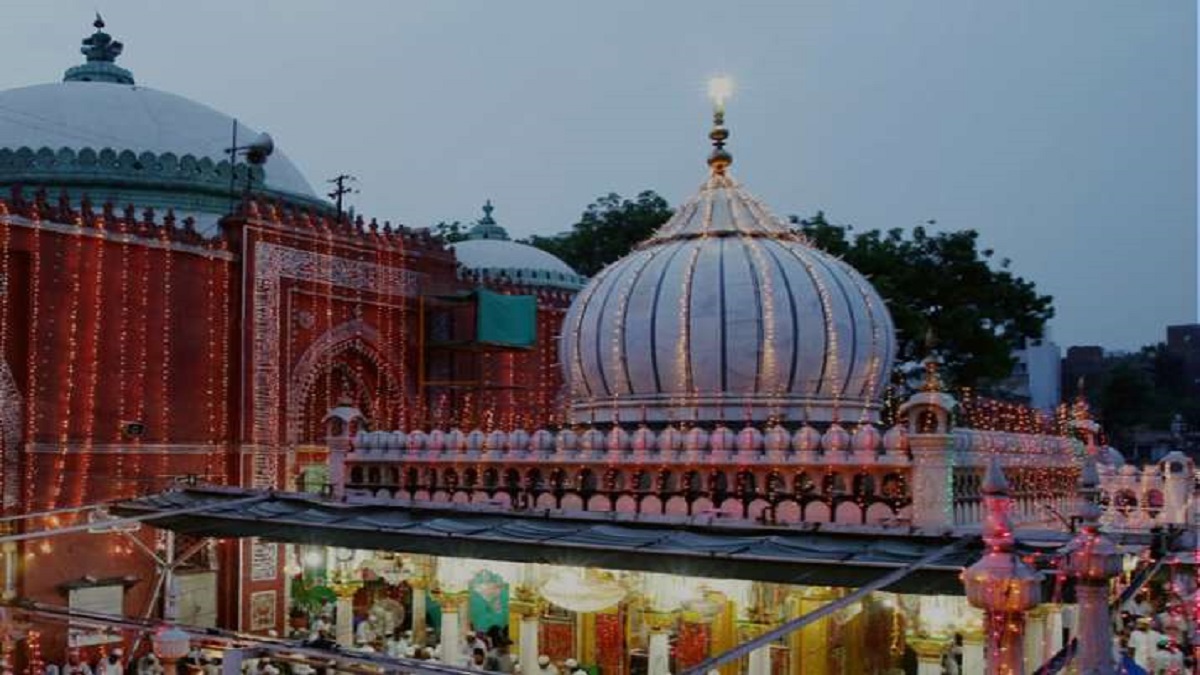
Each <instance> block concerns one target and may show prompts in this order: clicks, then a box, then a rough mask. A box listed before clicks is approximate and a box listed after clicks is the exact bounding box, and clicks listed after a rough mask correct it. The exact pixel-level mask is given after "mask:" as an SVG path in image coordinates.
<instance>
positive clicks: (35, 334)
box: [6, 209, 42, 510]
mask: <svg viewBox="0 0 1200 675" xmlns="http://www.w3.org/2000/svg"><path fill="white" fill-rule="evenodd" d="M31 221H32V225H33V228H32V234H31V236H30V240H31V244H30V256H29V257H30V265H29V267H30V268H29V299H30V301H29V303H30V307H29V338H28V344H29V355H28V357H27V360H26V368H27V369H28V372H29V395H28V396H27V398H26V404H27V405H26V407H27V408H28V417H29V421H28V423H27V424H26V429H28V430H29V431H28V433H29V439H30V441H33V442H36V440H37V437H38V431H39V429H38V422H39V420H38V401H39V397H40V395H41V391H40V388H41V387H40V385H41V380H40V379H39V368H38V366H39V365H40V358H39V357H40V351H39V349H38V348H37V345H39V344H40V342H39V338H40V335H39V333H40V331H41V326H40V325H39V322H40V320H41V296H42V292H41V288H42V283H41V282H42V221H41V215H40V214H39V213H38V212H37V210H36V209H35V210H34V212H33V214H32V217H31ZM6 227H7V225H6ZM36 459H37V458H35V457H31V458H30V460H31V461H29V462H28V463H27V464H26V471H25V499H24V503H25V508H26V509H27V510H34V508H35V502H34V499H35V492H34V486H36V485H37V484H38V475H37V466H38V462H37V461H36Z"/></svg>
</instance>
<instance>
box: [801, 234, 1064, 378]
mask: <svg viewBox="0 0 1200 675" xmlns="http://www.w3.org/2000/svg"><path fill="white" fill-rule="evenodd" d="M790 220H791V222H792V223H793V225H794V226H795V227H796V229H797V230H798V231H799V232H800V233H801V234H803V235H804V236H806V237H808V238H809V239H810V240H811V241H812V242H813V243H814V244H815V245H816V246H817V247H818V248H821V249H823V250H825V251H827V252H829V253H831V254H833V255H835V256H839V257H842V258H843V259H845V261H846V262H847V263H849V264H850V265H851V266H853V267H854V268H855V269H857V270H858V271H859V272H862V273H863V274H864V275H866V276H867V277H868V278H869V279H870V280H871V283H872V284H873V285H874V286H875V288H876V289H877V290H878V291H879V294H880V295H881V296H883V298H884V299H885V300H886V301H887V302H888V308H889V309H890V310H891V314H892V319H893V321H894V322H895V324H896V333H897V335H896V339H897V342H898V347H899V357H900V358H901V359H907V360H917V359H921V358H923V357H924V356H925V355H926V354H927V353H928V351H929V348H930V346H929V345H928V344H927V343H926V336H927V335H932V336H933V338H934V340H935V343H936V349H937V351H938V353H939V354H940V355H941V357H942V359H943V360H944V362H945V371H946V374H947V378H948V379H949V380H950V382H951V383H953V384H954V385H957V386H965V387H973V388H982V389H984V391H985V393H986V390H987V388H988V386H989V385H991V384H994V383H998V382H999V381H1000V380H1001V379H1003V378H1005V377H1006V376H1008V375H1009V374H1010V373H1011V371H1012V367H1013V358H1012V352H1013V350H1016V349H1020V348H1022V347H1023V346H1024V343H1025V340H1026V339H1038V338H1041V337H1042V332H1043V330H1044V329H1045V325H1046V321H1047V320H1049V319H1050V317H1052V316H1054V309H1053V306H1052V305H1051V298H1050V296H1048V295H1039V294H1038V293H1037V290H1036V289H1035V287H1034V284H1033V282H1031V281H1026V280H1025V279H1022V278H1021V277H1018V276H1016V275H1014V274H1013V273H1012V272H1010V271H1009V269H1008V268H1009V265H1010V261H1009V260H1008V259H1007V258H1005V259H1002V260H1000V261H999V262H998V264H997V265H995V266H994V267H993V265H992V264H990V263H991V262H992V258H993V256H994V251H992V250H991V249H983V250H980V249H979V248H978V246H977V244H978V240H979V233H978V232H976V231H974V230H960V231H956V232H938V233H934V234H930V233H929V232H928V231H926V229H925V228H924V227H916V228H913V230H912V234H911V236H906V234H905V232H904V230H901V229H898V228H897V229H892V230H888V231H887V232H880V231H879V230H870V231H867V232H861V233H858V234H855V235H853V236H851V234H850V233H851V231H852V230H853V228H852V227H850V226H843V225H833V224H831V223H829V222H828V221H827V220H826V219H825V215H824V214H823V213H820V212H818V213H817V214H816V215H815V216H813V217H812V218H808V219H800V218H798V217H796V216H792V217H791V218H790ZM929 224H930V225H932V224H934V222H933V221H930V223H929Z"/></svg>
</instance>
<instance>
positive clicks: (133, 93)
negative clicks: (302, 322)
mask: <svg viewBox="0 0 1200 675" xmlns="http://www.w3.org/2000/svg"><path fill="white" fill-rule="evenodd" d="M92 25H93V26H94V27H95V32H94V33H92V34H91V35H89V36H87V37H86V38H84V39H83V41H82V48H81V49H80V52H81V53H82V54H83V55H84V56H85V57H86V61H85V62H84V63H81V64H79V65H75V66H72V67H70V68H68V69H67V71H66V73H65V74H64V76H63V80H62V81H61V82H53V83H47V84H37V85H33V86H28V87H19V88H16V89H9V90H5V91H0V192H6V191H7V190H6V189H7V188H12V187H18V186H19V187H21V188H22V189H23V190H31V191H32V190H45V191H46V192H47V193H48V194H49V195H50V198H51V199H54V198H55V197H58V196H60V195H65V196H66V197H67V198H68V199H69V200H70V201H71V202H72V203H74V204H79V203H81V202H82V200H83V199H84V198H87V199H88V200H90V201H92V203H94V204H102V203H105V202H111V203H113V204H115V205H116V206H118V207H122V206H126V205H133V206H135V207H137V208H139V209H141V208H152V209H160V210H166V209H171V210H172V211H173V212H174V213H175V215H176V217H177V218H178V219H180V220H181V221H182V220H184V219H186V218H191V219H192V220H193V221H194V224H195V226H196V227H197V229H198V230H200V231H201V233H204V234H212V233H213V232H215V230H216V224H217V222H218V221H219V220H220V218H221V217H223V216H225V215H226V214H228V213H229V211H230V209H231V207H232V205H233V204H234V203H235V202H236V200H237V199H240V198H241V197H242V195H244V194H245V193H247V192H253V193H254V194H256V195H266V196H269V197H271V198H275V199H280V200H282V201H284V202H287V203H290V204H293V205H297V206H303V207H307V208H312V209H314V210H316V211H326V212H328V211H330V209H331V207H330V205H329V203H328V202H327V201H325V200H324V199H323V198H322V197H320V196H318V195H317V194H316V193H315V192H313V189H312V186H310V185H309V183H308V181H307V180H305V178H304V175H303V174H302V173H301V172H300V170H299V169H297V168H296V166H295V165H294V164H293V163H292V162H291V160H289V159H288V158H287V155H286V154H284V153H283V152H282V151H281V150H279V149H278V147H276V148H275V150H274V152H272V153H271V154H270V156H269V157H267V159H266V162H265V163H254V164H251V163H250V162H248V161H244V160H243V158H242V156H241V154H239V156H238V159H237V161H236V162H233V163H231V162H230V154H229V153H228V149H229V148H230V147H231V146H233V145H235V143H234V127H235V125H236V128H237V134H236V136H237V138H236V140H237V142H236V145H237V146H239V148H242V151H243V152H245V150H246V148H247V146H249V145H250V144H251V143H253V142H254V141H255V140H256V139H257V138H258V136H259V133H258V131H256V130H254V129H251V128H249V127H247V126H246V125H244V124H242V123H241V122H235V120H234V118H233V117H230V116H229V115H226V114H224V113H221V112H218V111H217V110H214V109H212V108H210V107H208V106H206V105H204V104H202V103H198V102H196V101H193V100H191V99H188V98H185V97H183V96H177V95H175V94H170V93H167V92H164V91H160V90H158V89H152V88H150V87H144V86H141V85H139V84H137V83H136V81H135V79H134V76H133V73H132V72H130V71H129V70H126V69H125V68H123V67H121V66H119V65H117V63H116V61H117V58H118V57H119V56H120V55H121V54H122V52H123V50H124V45H122V44H121V42H119V41H117V40H114V39H113V37H112V36H111V35H109V34H108V33H106V32H105V31H104V21H103V20H102V19H101V18H100V17H99V16H97V17H96V21H95V23H93V24H92Z"/></svg>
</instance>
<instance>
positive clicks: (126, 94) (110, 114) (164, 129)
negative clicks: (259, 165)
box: [0, 82, 316, 198]
mask: <svg viewBox="0 0 1200 675" xmlns="http://www.w3.org/2000/svg"><path fill="white" fill-rule="evenodd" d="M232 133H233V118H232V117H230V116H229V115H226V114H224V113H222V112H218V111H216V110H214V109H212V108H210V107H208V106H206V105H204V104H203V103H197V102H196V101H193V100H191V99H188V98H184V97H182V96H176V95H175V94H169V93H167V92H163V91H158V90H157V89H151V88H149V87H143V86H140V85H129V84H119V83H112V82H53V83H48V84H37V85H33V86H29V87H20V88H18V89H9V90H6V91H0V148H8V149H11V150H17V149H19V148H23V147H24V148H29V149H30V150H33V151H35V152H36V151H37V150H40V149H42V148H48V149H49V150H51V151H53V152H56V153H57V152H58V151H59V150H60V149H62V148H67V149H69V150H74V151H80V150H83V149H91V150H94V151H97V152H99V151H100V150H102V149H104V148H110V149H112V150H114V151H116V152H118V153H119V152H121V151H123V150H129V151H131V152H133V153H135V154H138V155H140V154H142V153H143V152H150V153H153V154H155V155H162V154H165V153H172V154H174V155H175V156H176V157H178V158H182V157H183V156H184V155H191V156H193V157H194V158H196V159H198V160H199V159H204V158H207V159H209V160H211V161H212V162H214V163H219V162H222V161H228V159H229V155H228V154H226V153H225V149H226V148H228V147H230V141H231V139H232ZM256 136H258V132H257V131H255V130H254V129H251V128H249V127H247V126H245V125H243V124H241V123H239V124H238V142H239V144H243V143H248V142H250V141H251V140H253V139H254V138H255V137H256ZM264 168H265V171H266V181H265V185H266V187H267V188H268V189H272V190H277V191H280V192H285V193H288V194H292V195H297V196H301V197H310V198H316V194H315V193H314V192H313V189H312V187H311V186H310V185H309V184H308V181H307V180H305V178H304V175H303V174H301V173H300V170H299V169H297V168H296V166H295V165H294V164H292V162H291V160H289V159H288V158H287V156H286V155H285V154H283V153H282V152H279V151H276V152H275V153H273V154H272V155H271V158H270V161H268V162H267V163H266V165H265V167H264Z"/></svg>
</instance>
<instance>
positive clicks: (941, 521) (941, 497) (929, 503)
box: [908, 434, 955, 532]
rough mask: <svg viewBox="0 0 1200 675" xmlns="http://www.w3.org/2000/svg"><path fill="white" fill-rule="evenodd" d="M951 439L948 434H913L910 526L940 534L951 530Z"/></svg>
mask: <svg viewBox="0 0 1200 675" xmlns="http://www.w3.org/2000/svg"><path fill="white" fill-rule="evenodd" d="M953 443H954V437H953V436H950V435H948V434H913V435H912V436H910V437H909V439H908V445H909V448H910V449H911V450H912V456H913V463H912V467H913V468H912V485H911V487H910V490H911V494H912V498H913V504H912V507H913V512H912V513H913V525H915V526H916V527H919V528H922V529H925V530H930V531H935V532H936V531H941V530H946V529H949V528H951V527H953V526H954V496H953V494H952V492H951V486H952V483H953V480H954V458H955V455H954V451H953Z"/></svg>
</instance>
